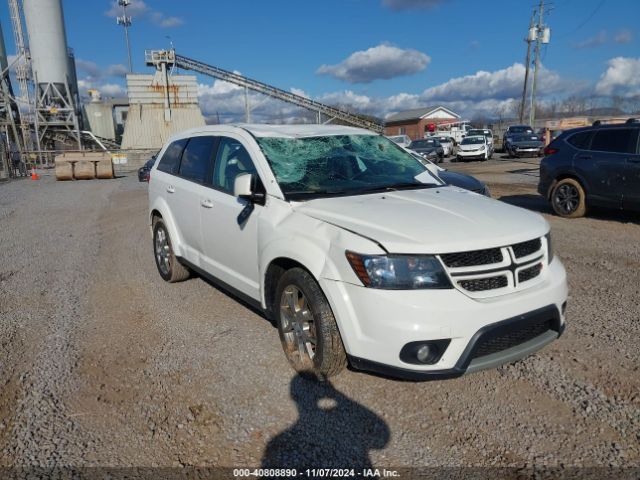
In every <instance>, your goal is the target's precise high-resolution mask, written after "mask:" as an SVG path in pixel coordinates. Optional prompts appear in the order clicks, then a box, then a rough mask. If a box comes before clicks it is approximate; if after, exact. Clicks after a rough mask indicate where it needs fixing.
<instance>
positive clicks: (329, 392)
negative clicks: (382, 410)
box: [262, 375, 391, 477]
mask: <svg viewBox="0 0 640 480" xmlns="http://www.w3.org/2000/svg"><path fill="white" fill-rule="evenodd" d="M290 393H291V398H292V399H293V400H294V401H295V403H296V406H297V407H298V420H297V422H296V423H295V424H294V425H293V426H291V427H290V428H288V429H286V430H285V431H283V432H281V433H279V434H278V435H276V436H275V437H273V438H272V439H271V440H270V441H269V443H268V444H267V446H266V448H265V451H264V455H263V459H262V467H263V468H296V469H297V471H298V474H300V472H303V471H304V470H305V469H307V468H308V469H314V468H315V469H318V468H347V467H348V468H354V469H363V468H372V464H371V459H370V458H369V452H370V450H374V449H375V450H379V449H382V448H384V447H385V446H386V445H387V443H389V439H390V437H391V433H390V430H389V426H388V425H387V424H386V422H385V421H384V420H383V419H382V418H380V417H379V416H378V415H376V414H375V413H374V412H372V411H371V410H369V409H368V408H366V407H364V406H363V405H361V404H359V403H358V402H356V401H354V400H352V399H350V398H349V397H347V396H346V395H344V394H342V393H341V392H339V391H338V390H336V389H335V388H334V387H333V385H331V383H330V382H329V381H325V382H318V381H314V380H311V379H308V378H305V377H303V376H301V375H296V376H295V377H294V378H293V379H292V380H291V392H290ZM356 471H357V470H356ZM310 476H312V477H313V476H314V475H310Z"/></svg>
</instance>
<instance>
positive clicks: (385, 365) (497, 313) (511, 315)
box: [321, 259, 568, 380]
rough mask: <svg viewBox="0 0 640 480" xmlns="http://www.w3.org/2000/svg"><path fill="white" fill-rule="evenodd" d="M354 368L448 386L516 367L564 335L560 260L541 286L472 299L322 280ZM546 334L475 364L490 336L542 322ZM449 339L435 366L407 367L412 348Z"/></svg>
mask: <svg viewBox="0 0 640 480" xmlns="http://www.w3.org/2000/svg"><path fill="white" fill-rule="evenodd" d="M321 286H322V288H323V290H324V292H325V294H326V296H327V299H328V300H329V303H330V304H331V307H332V309H333V312H334V314H335V316H336V320H337V322H338V326H339V328H340V332H341V335H342V340H343V343H344V345H345V348H346V350H347V353H348V356H349V359H350V361H351V365H352V366H353V367H354V368H358V369H363V370H369V371H373V372H377V373H381V374H385V375H391V376H394V377H400V378H407V379H413V380H419V379H428V378H449V377H456V376H460V375H463V374H464V373H470V372H474V371H477V370H481V369H485V368H492V367H495V366H497V365H500V364H503V363H508V362H512V361H515V360H518V359H520V358H522V357H524V356H527V355H529V354H531V353H533V352H535V351H537V350H539V349H540V348H542V347H544V346H545V345H546V344H548V343H550V342H552V341H553V340H555V339H557V338H558V337H559V336H560V334H561V333H562V331H563V330H564V320H565V319H564V305H565V303H566V299H567V293H568V291H567V282H566V273H565V270H564V267H563V266H562V264H561V263H560V261H559V260H558V259H555V260H554V261H553V262H552V263H551V265H549V268H548V269H547V273H546V275H545V279H544V281H543V282H541V283H539V284H538V285H536V286H534V287H531V288H529V289H526V290H522V291H519V292H515V293H511V294H508V295H503V296H499V297H492V298H489V299H473V298H470V297H468V296H467V295H465V294H464V293H462V292H460V291H458V290H455V289H452V290H412V291H389V290H376V289H371V288H365V287H361V286H357V285H353V284H349V283H344V282H339V281H333V280H324V279H323V280H321ZM541 315H542V316H543V317H544V319H545V320H548V321H549V322H550V328H549V330H548V331H545V332H544V333H542V334H540V335H537V336H536V337H535V338H531V339H527V340H526V341H524V342H523V343H520V344H517V345H515V346H512V347H509V348H506V349H503V350H501V351H497V352H494V353H493V354H491V355H484V356H477V355H475V351H474V349H475V348H476V347H477V346H478V345H480V343H481V341H483V339H484V340H486V338H487V335H494V334H498V333H500V332H501V331H504V329H505V328H506V329H507V330H508V329H509V328H521V327H526V326H527V325H528V324H529V323H530V322H533V321H538V320H540V319H541V318H542V317H541ZM439 339H451V341H450V343H449V346H448V347H447V349H446V350H445V352H444V354H443V355H442V357H441V358H440V359H439V360H438V361H437V362H436V363H435V364H433V365H415V364H410V363H406V362H404V361H402V360H401V359H400V351H401V350H402V348H403V346H404V345H406V344H407V343H410V342H416V341H429V340H439Z"/></svg>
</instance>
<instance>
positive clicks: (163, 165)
mask: <svg viewBox="0 0 640 480" xmlns="http://www.w3.org/2000/svg"><path fill="white" fill-rule="evenodd" d="M186 144H187V139H186V138H183V139H181V140H176V141H175V142H173V143H172V144H171V145H169V146H168V147H167V149H166V150H165V152H164V155H162V158H161V159H160V162H159V163H158V170H160V171H161V172H165V173H170V174H172V175H176V174H177V173H178V169H179V168H180V158H181V157H182V151H183V150H184V146H185V145H186Z"/></svg>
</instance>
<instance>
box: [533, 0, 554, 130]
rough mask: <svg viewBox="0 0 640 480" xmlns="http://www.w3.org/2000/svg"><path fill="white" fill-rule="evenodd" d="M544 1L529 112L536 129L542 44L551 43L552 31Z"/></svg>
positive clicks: (537, 32)
mask: <svg viewBox="0 0 640 480" xmlns="http://www.w3.org/2000/svg"><path fill="white" fill-rule="evenodd" d="M543 22H544V0H540V7H539V10H538V25H536V27H535V29H536V32H535V33H536V48H535V51H534V59H535V60H534V63H533V85H532V86H531V111H530V112H529V125H531V127H532V128H535V126H534V125H533V124H534V122H535V121H536V88H537V87H538V85H537V84H538V70H540V44H541V43H544V44H547V43H549V38H550V30H549V28H548V27H545V26H544V23H543Z"/></svg>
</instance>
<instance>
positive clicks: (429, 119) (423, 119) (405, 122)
mask: <svg viewBox="0 0 640 480" xmlns="http://www.w3.org/2000/svg"><path fill="white" fill-rule="evenodd" d="M460 120H461V117H460V115H458V114H457V113H455V112H453V111H451V110H449V109H448V108H446V107H443V106H440V105H435V106H430V107H421V108H414V109H412V110H405V111H403V112H398V113H395V114H393V115H391V116H389V117H388V118H387V119H386V122H385V126H384V134H385V135H407V136H408V137H409V138H411V140H416V139H418V138H423V137H424V136H425V134H426V133H428V132H430V131H434V130H435V126H437V125H440V124H451V123H454V122H459V121H460ZM430 125H433V127H430Z"/></svg>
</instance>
